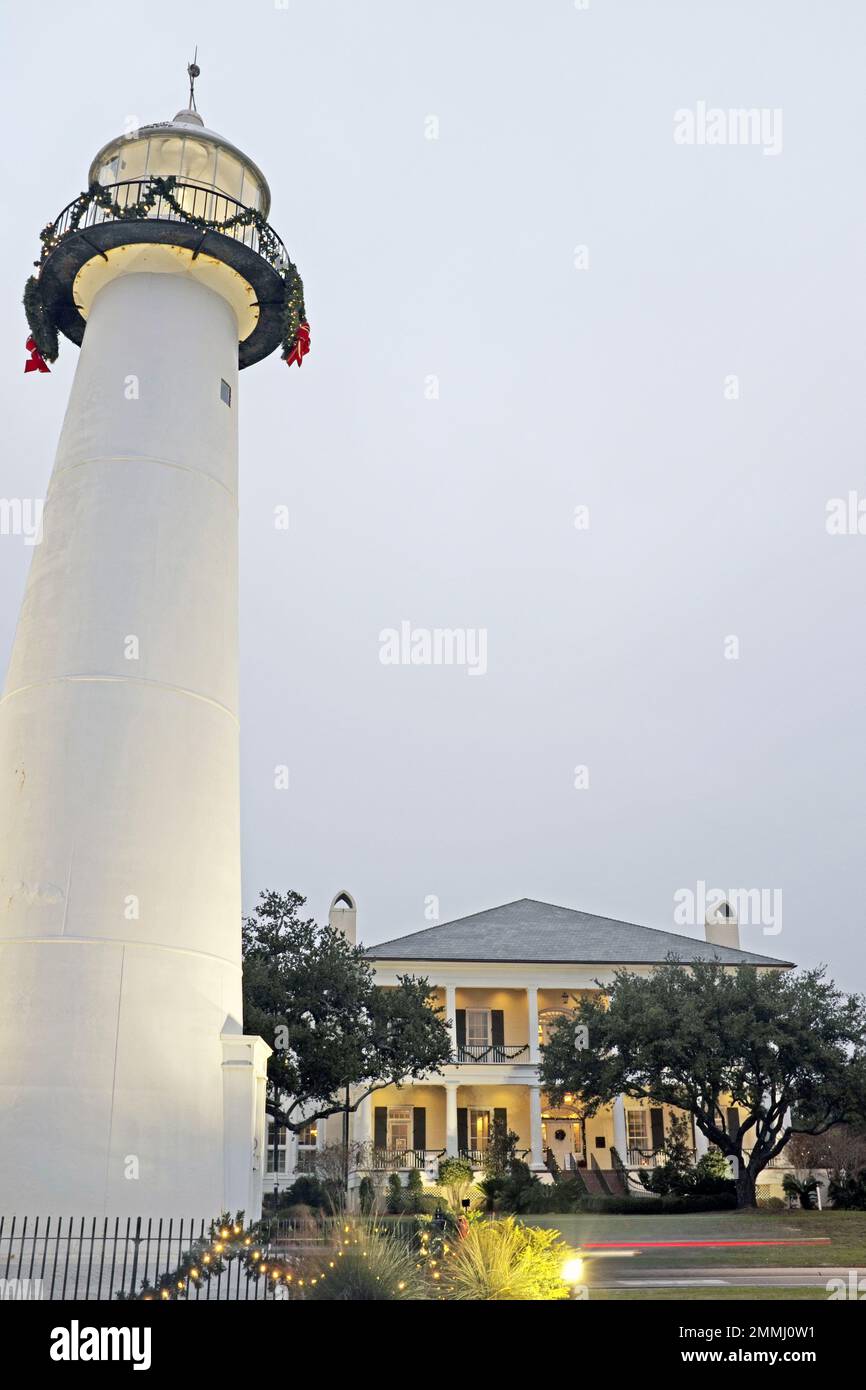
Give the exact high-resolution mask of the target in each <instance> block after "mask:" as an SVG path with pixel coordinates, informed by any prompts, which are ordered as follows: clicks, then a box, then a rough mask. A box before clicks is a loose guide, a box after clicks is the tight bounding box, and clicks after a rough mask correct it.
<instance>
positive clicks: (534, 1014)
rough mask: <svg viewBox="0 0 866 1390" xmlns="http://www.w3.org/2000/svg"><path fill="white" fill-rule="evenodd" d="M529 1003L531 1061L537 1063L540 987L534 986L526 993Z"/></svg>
mask: <svg viewBox="0 0 866 1390" xmlns="http://www.w3.org/2000/svg"><path fill="white" fill-rule="evenodd" d="M526 998H527V1000H528V1003H529V1060H530V1062H535V1063H537V1062H538V1061H539V1060H540V1058H539V1052H538V985H536V984H532V985H530V986H529V988H528V989H527V991H526Z"/></svg>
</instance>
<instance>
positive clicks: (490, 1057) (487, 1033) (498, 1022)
mask: <svg viewBox="0 0 866 1390" xmlns="http://www.w3.org/2000/svg"><path fill="white" fill-rule="evenodd" d="M434 994H435V999H436V1002H437V1004H438V1005H439V1006H440V1007H441V1008H442V1009H443V1011H444V1014H445V1018H446V1019H447V1020H448V1022H449V1024H450V1026H451V1032H452V1038H453V1062H454V1064H455V1065H457V1066H473V1067H474V1066H483V1067H489V1066H496V1067H518V1068H527V1067H533V1068H535V1067H537V1066H538V1064H539V1062H540V1060H541V1048H542V1046H544V1045H545V1044H546V1043H547V1041H548V1039H549V1037H550V1034H551V1032H552V1030H553V1028H554V1027H555V1026H556V1024H557V1023H558V1021H559V1020H560V1019H561V1018H563V1017H568V1016H570V1015H571V1014H572V1012H573V1010H574V1009H575V1008H576V1007H577V1004H578V1002H579V998H580V995H579V994H575V993H574V992H570V991H568V990H566V989H541V988H538V987H534V986H531V985H530V986H527V987H524V988H484V987H481V986H474V985H466V986H461V985H442V986H439V987H438V988H436V989H435V991H434ZM522 1075H523V1077H524V1078H525V1072H523V1073H522Z"/></svg>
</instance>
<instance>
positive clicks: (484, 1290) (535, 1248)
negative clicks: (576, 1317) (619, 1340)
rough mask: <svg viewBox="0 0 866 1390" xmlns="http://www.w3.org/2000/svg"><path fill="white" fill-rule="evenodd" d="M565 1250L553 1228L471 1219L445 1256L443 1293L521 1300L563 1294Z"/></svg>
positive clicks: (510, 1220)
mask: <svg viewBox="0 0 866 1390" xmlns="http://www.w3.org/2000/svg"><path fill="white" fill-rule="evenodd" d="M569 1254H570V1251H569V1250H568V1247H567V1246H565V1245H564V1244H563V1243H562V1241H561V1239H560V1236H559V1232H558V1231H552V1230H545V1229H543V1228H541V1227H536V1226H522V1225H520V1224H519V1223H518V1222H516V1221H515V1220H514V1218H513V1217H509V1218H508V1219H507V1220H505V1221H474V1222H472V1223H471V1224H470V1226H469V1230H468V1232H467V1234H466V1236H465V1237H464V1239H463V1240H461V1241H460V1242H459V1244H458V1246H457V1248H456V1251H455V1253H454V1257H453V1259H451V1260H449V1261H446V1262H445V1264H444V1267H443V1274H442V1295H443V1297H444V1298H446V1299H449V1300H456V1301H460V1302H463V1301H467V1300H472V1301H485V1302H525V1301H529V1300H531V1301H537V1300H541V1299H545V1300H547V1299H561V1298H567V1297H568V1292H569V1291H568V1286H567V1285H566V1283H565V1281H564V1280H563V1278H562V1266H563V1263H564V1261H565V1260H566V1258H567V1257H568V1255H569Z"/></svg>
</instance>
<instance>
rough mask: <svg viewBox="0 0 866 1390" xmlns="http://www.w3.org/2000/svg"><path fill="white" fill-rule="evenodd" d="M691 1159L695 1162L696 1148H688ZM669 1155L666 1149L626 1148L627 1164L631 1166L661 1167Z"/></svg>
mask: <svg viewBox="0 0 866 1390" xmlns="http://www.w3.org/2000/svg"><path fill="white" fill-rule="evenodd" d="M686 1152H687V1153H688V1156H689V1161H690V1162H691V1163H694V1161H695V1151H694V1149H687V1150H686ZM667 1159H668V1155H667V1150H666V1149H635V1148H630V1149H627V1150H626V1166H627V1167H629V1168H660V1167H661V1165H662V1164H663V1163H667Z"/></svg>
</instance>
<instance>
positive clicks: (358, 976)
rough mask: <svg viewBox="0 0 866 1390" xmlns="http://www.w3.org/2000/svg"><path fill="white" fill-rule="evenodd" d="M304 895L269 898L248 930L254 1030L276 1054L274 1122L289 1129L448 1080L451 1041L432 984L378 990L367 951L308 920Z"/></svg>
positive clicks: (271, 1063) (405, 979)
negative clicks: (351, 1105)
mask: <svg viewBox="0 0 866 1390" xmlns="http://www.w3.org/2000/svg"><path fill="white" fill-rule="evenodd" d="M305 901H306V900H305V899H304V898H303V897H301V895H300V894H299V893H293V892H290V893H284V894H280V893H262V894H261V896H260V901H259V904H258V906H257V907H256V909H255V912H254V913H253V915H252V916H251V917H247V918H245V920H244V923H243V952H244V975H243V987H244V1023H245V1026H246V1027H247V1028H248V1029H249V1030H250V1031H251V1032H253V1033H258V1034H260V1036H261V1037H263V1038H264V1039H265V1041H266V1042H267V1043H269V1044H270V1045H271V1047H272V1048H273V1049H274V1051H273V1054H272V1055H271V1057H270V1058H269V1059H268V1083H269V1090H268V1107H267V1108H268V1113H269V1114H270V1115H271V1116H272V1117H273V1118H274V1119H276V1120H277V1121H278V1123H280V1124H283V1125H285V1126H286V1127H287V1128H288V1129H293V1130H295V1131H297V1130H299V1129H300V1128H301V1127H302V1126H303V1124H304V1123H305V1122H307V1121H309V1120H313V1119H322V1118H324V1117H326V1116H328V1115H332V1114H336V1113H338V1112H339V1111H341V1110H342V1109H343V1107H344V1105H345V1093H346V1087H347V1086H349V1087H353V1088H355V1104H357V1102H358V1100H359V1099H360V1095H361V1094H369V1092H370V1091H371V1090H375V1089H378V1088H380V1087H382V1086H387V1085H392V1084H394V1085H399V1084H400V1083H401V1082H403V1081H405V1080H406V1079H407V1078H409V1077H413V1078H414V1077H421V1076H424V1075H427V1074H428V1073H430V1072H436V1071H438V1070H439V1069H440V1068H441V1067H442V1066H444V1064H445V1063H446V1062H447V1061H448V1060H449V1059H450V1056H451V1039H450V1036H449V1033H448V1029H447V1028H446V1027H445V1024H444V1023H443V1021H442V1009H441V1008H440V1007H439V1006H438V1005H436V1004H435V1000H434V996H433V994H432V991H431V989H430V986H429V984H428V982H427V981H426V980H423V979H415V978H413V977H411V976H401V977H400V979H399V983H398V985H397V986H396V987H395V988H393V989H382V988H379V987H377V986H376V985H375V983H374V972H373V966H372V964H371V962H370V961H369V960H368V959H367V958H366V957H365V955H364V951H363V948H362V947H360V946H354V945H352V943H351V942H349V941H347V939H346V937H345V936H344V935H343V934H342V932H340V931H337V930H336V929H335V928H333V927H331V926H325V927H319V926H317V924H316V923H315V922H314V921H313V920H312V919H311V918H307V919H302V918H301V916H300V910H301V908H302V907H303V906H304V903H305Z"/></svg>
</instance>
